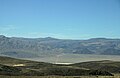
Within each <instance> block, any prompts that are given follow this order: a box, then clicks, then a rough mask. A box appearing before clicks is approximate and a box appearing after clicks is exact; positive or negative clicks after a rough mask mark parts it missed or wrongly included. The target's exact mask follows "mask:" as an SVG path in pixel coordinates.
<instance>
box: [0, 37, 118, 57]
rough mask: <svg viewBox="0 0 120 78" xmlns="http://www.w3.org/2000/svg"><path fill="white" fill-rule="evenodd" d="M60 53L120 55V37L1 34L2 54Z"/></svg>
mask: <svg viewBox="0 0 120 78" xmlns="http://www.w3.org/2000/svg"><path fill="white" fill-rule="evenodd" d="M60 53H74V54H104V55H120V39H106V38H92V39H88V40H65V39H55V38H51V37H47V38H17V37H6V36H3V35H0V54H1V55H8V56H13V57H37V56H39V55H41V54H60Z"/></svg>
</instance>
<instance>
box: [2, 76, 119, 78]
mask: <svg viewBox="0 0 120 78" xmlns="http://www.w3.org/2000/svg"><path fill="white" fill-rule="evenodd" d="M0 78H120V76H0Z"/></svg>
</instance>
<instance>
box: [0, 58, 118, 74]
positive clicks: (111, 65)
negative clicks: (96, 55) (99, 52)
mask: <svg viewBox="0 0 120 78" xmlns="http://www.w3.org/2000/svg"><path fill="white" fill-rule="evenodd" d="M98 65H99V66H98ZM97 66H98V68H97ZM102 66H103V68H102ZM115 67H117V68H115ZM100 68H102V69H104V70H102V69H100ZM119 68H120V62H113V61H94V62H85V63H77V64H71V65H57V64H51V63H44V62H35V61H28V60H20V59H14V58H10V57H0V75H8V76H10V75H12V76H18V75H19V76H52V75H57V76H96V75H98V76H113V75H114V74H118V73H120V72H119ZM108 69H109V70H108ZM114 70H116V71H114ZM113 73H114V74H113Z"/></svg>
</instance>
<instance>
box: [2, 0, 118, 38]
mask: <svg viewBox="0 0 120 78" xmlns="http://www.w3.org/2000/svg"><path fill="white" fill-rule="evenodd" d="M0 34H1V35H5V36H9V37H13V36H14V37H27V38H40V37H42V38H43V37H54V38H60V39H88V38H98V37H99V38H103V37H104V38H120V0H0Z"/></svg>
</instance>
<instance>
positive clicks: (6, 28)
mask: <svg viewBox="0 0 120 78" xmlns="http://www.w3.org/2000/svg"><path fill="white" fill-rule="evenodd" d="M16 29H17V27H16V26H14V25H5V26H0V31H1V32H7V31H11V30H16Z"/></svg>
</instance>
